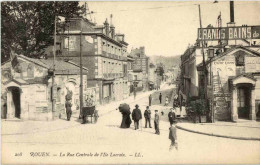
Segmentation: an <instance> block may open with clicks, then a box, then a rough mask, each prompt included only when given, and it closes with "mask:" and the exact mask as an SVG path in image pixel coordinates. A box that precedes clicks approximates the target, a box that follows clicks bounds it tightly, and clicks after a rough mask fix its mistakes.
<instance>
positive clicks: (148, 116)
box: [144, 106, 152, 128]
mask: <svg viewBox="0 0 260 165" xmlns="http://www.w3.org/2000/svg"><path fill="white" fill-rule="evenodd" d="M144 117H145V128H147V123H149V127H150V128H152V127H151V110H150V109H149V106H147V107H146V110H145V111H144Z"/></svg>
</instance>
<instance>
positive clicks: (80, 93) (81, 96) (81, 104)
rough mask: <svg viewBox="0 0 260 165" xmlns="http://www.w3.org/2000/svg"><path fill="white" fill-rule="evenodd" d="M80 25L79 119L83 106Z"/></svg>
mask: <svg viewBox="0 0 260 165" xmlns="http://www.w3.org/2000/svg"><path fill="white" fill-rule="evenodd" d="M81 38H82V27H81V29H80V51H79V57H80V59H79V60H80V86H79V87H80V91H79V100H80V103H79V104H80V114H79V119H81V118H82V107H83V75H82V74H83V73H82V41H81V40H82V39H81Z"/></svg>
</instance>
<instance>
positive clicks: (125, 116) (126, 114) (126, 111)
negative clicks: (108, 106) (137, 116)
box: [118, 104, 132, 128]
mask: <svg viewBox="0 0 260 165" xmlns="http://www.w3.org/2000/svg"><path fill="white" fill-rule="evenodd" d="M118 109H119V111H120V112H121V113H122V122H121V126H120V128H129V127H130V125H131V123H132V121H131V118H130V114H131V111H130V107H129V105H128V104H120V106H119V107H118Z"/></svg>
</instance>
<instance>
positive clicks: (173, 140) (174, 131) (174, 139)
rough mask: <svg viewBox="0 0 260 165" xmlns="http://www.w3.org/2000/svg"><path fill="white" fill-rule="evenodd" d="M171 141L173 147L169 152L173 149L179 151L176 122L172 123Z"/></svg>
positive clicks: (170, 130)
mask: <svg viewBox="0 0 260 165" xmlns="http://www.w3.org/2000/svg"><path fill="white" fill-rule="evenodd" d="M169 139H170V140H171V145H170V148H169V150H170V151H171V150H172V148H173V147H175V149H176V150H178V143H177V129H176V122H175V121H174V122H173V123H171V126H170V128H169Z"/></svg>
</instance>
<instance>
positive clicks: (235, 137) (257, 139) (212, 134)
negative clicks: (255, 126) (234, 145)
mask: <svg viewBox="0 0 260 165" xmlns="http://www.w3.org/2000/svg"><path fill="white" fill-rule="evenodd" d="M176 127H177V128H178V129H181V130H184V131H188V132H193V133H197V134H202V135H208V136H216V137H222V138H229V139H237V140H255V141H260V138H254V137H238V136H228V135H220V134H214V133H206V132H200V131H194V130H191V129H187V128H183V127H180V126H178V125H176Z"/></svg>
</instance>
